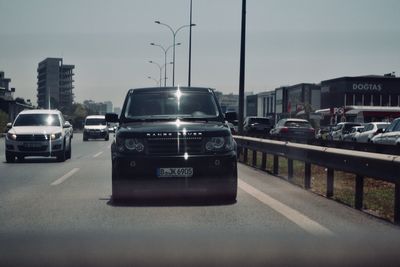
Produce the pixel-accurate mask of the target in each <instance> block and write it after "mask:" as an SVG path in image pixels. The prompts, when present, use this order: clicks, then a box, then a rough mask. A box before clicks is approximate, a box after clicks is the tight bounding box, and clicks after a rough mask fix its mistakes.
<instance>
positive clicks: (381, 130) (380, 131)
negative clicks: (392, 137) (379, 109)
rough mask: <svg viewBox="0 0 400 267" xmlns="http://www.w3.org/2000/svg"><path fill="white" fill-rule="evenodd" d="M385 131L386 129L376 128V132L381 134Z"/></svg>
mask: <svg viewBox="0 0 400 267" xmlns="http://www.w3.org/2000/svg"><path fill="white" fill-rule="evenodd" d="M384 131H385V129H378V130H376V133H377V134H380V133H383V132H384Z"/></svg>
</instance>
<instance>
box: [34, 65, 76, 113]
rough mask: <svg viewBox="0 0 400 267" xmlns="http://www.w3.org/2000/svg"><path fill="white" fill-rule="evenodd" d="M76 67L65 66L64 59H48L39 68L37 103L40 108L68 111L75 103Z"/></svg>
mask: <svg viewBox="0 0 400 267" xmlns="http://www.w3.org/2000/svg"><path fill="white" fill-rule="evenodd" d="M74 68H75V66H74V65H64V64H63V59H62V58H46V59H45V60H43V61H42V62H40V63H39V65H38V68H37V73H38V75H37V79H38V82H37V86H38V87H37V103H38V107H40V108H56V109H59V110H61V111H66V110H68V109H69V108H71V106H72V103H73V101H74V94H73V92H72V90H73V89H74V86H73V82H74V80H73V76H74V73H73V69H74Z"/></svg>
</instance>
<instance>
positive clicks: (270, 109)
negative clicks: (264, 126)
mask: <svg viewBox="0 0 400 267" xmlns="http://www.w3.org/2000/svg"><path fill="white" fill-rule="evenodd" d="M274 115H275V91H269V92H263V93H259V94H257V116H258V117H274Z"/></svg>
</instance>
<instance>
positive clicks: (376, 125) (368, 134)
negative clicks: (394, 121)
mask: <svg viewBox="0 0 400 267" xmlns="http://www.w3.org/2000/svg"><path fill="white" fill-rule="evenodd" d="M389 124H390V123H389V122H370V123H368V124H366V125H365V127H364V131H362V132H361V133H360V134H358V135H357V138H356V141H357V142H360V143H367V142H368V143H369V142H371V140H372V138H373V137H374V136H375V135H377V134H378V130H379V129H380V130H383V129H386V128H387V127H388V126H389Z"/></svg>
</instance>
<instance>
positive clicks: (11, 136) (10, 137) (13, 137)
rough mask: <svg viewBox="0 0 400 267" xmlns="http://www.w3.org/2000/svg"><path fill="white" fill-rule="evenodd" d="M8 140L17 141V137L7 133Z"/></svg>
mask: <svg viewBox="0 0 400 267" xmlns="http://www.w3.org/2000/svg"><path fill="white" fill-rule="evenodd" d="M7 139H8V140H17V135H16V134H12V133H7Z"/></svg>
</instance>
